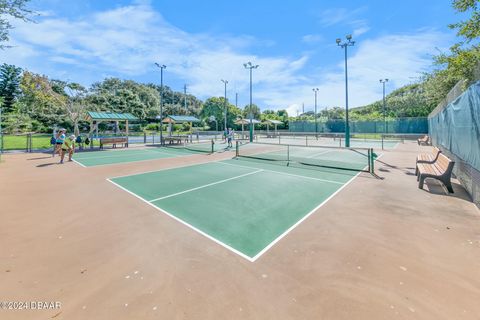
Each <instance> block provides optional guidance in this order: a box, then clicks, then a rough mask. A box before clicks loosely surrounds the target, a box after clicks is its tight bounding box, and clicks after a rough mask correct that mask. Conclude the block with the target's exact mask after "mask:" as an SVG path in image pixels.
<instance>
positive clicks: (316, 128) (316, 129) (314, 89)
mask: <svg viewBox="0 0 480 320" xmlns="http://www.w3.org/2000/svg"><path fill="white" fill-rule="evenodd" d="M312 90H313V92H315V133H316V134H318V122H317V93H318V88H313V89H312Z"/></svg>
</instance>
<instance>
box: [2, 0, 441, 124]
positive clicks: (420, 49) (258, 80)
mask: <svg viewBox="0 0 480 320" xmlns="http://www.w3.org/2000/svg"><path fill="white" fill-rule="evenodd" d="M358 10H360V11H358ZM358 10H357V11H355V14H358V13H359V12H361V10H363V9H358ZM350 14H351V13H350V12H346V11H344V10H339V11H337V12H336V13H335V12H331V14H330V15H328V17H329V19H330V20H328V21H327V20H326V18H325V21H324V22H325V23H339V22H341V21H343V20H345V19H346V17H349V15H350ZM351 21H353V22H352V23H353V24H352V25H353V26H356V32H357V34H358V35H359V34H362V33H364V32H366V31H367V30H368V25H367V24H366V22H365V21H363V20H359V19H357V20H355V19H352V20H351ZM12 39H13V44H14V45H16V47H15V48H12V49H9V50H5V51H4V52H0V53H1V54H2V60H4V61H6V62H7V63H12V64H16V65H19V66H22V67H26V68H28V69H30V70H32V71H35V72H39V73H44V74H47V75H49V76H51V77H63V78H68V79H70V80H71V81H76V82H80V83H83V84H85V85H89V84H90V83H91V82H94V81H100V80H102V77H104V76H107V75H108V76H120V77H124V78H129V77H142V76H145V75H147V74H149V73H150V74H151V73H154V72H156V70H155V68H154V66H153V63H154V62H161V63H163V64H166V65H167V70H166V76H167V77H170V76H172V77H176V78H177V79H181V80H184V81H185V82H186V83H187V84H188V91H189V92H190V93H192V94H195V95H197V96H199V97H200V98H207V97H209V96H212V95H216V96H222V95H223V86H222V84H221V82H220V79H228V80H229V85H228V91H229V95H230V96H233V95H234V92H239V93H240V97H241V99H240V104H242V103H244V102H246V101H248V98H247V97H248V91H249V83H248V70H246V69H244V67H243V63H245V62H247V61H252V62H253V63H255V64H259V65H260V67H259V68H258V69H255V70H254V71H253V83H254V89H253V94H254V102H255V103H257V104H259V105H260V106H261V107H262V108H270V109H271V108H276V109H280V108H282V109H283V108H287V107H288V110H289V112H291V113H292V114H296V110H297V109H301V104H302V102H305V109H306V110H311V109H312V105H313V92H312V88H313V87H318V88H319V89H320V91H319V95H318V97H319V100H318V101H319V106H325V105H329V106H333V105H335V106H343V105H344V78H343V59H342V57H343V55H342V54H341V53H340V52H338V60H337V62H336V63H335V64H334V65H333V66H331V67H328V68H325V69H323V70H322V72H318V70H317V69H318V67H320V66H316V67H315V68H312V63H313V62H312V61H310V55H311V54H312V52H310V53H308V54H297V55H293V54H292V56H268V55H254V54H250V53H249V51H250V50H251V48H252V46H253V45H257V44H258V43H257V41H256V39H255V38H254V37H252V36H248V35H240V36H225V35H223V36H218V35H211V34H198V33H188V32H185V31H183V30H181V29H179V28H177V27H175V26H173V25H172V24H170V23H168V22H167V21H165V19H164V18H163V17H162V16H161V14H160V13H158V12H156V11H154V10H153V9H152V7H151V6H150V5H149V4H148V1H147V2H145V1H143V2H138V3H135V4H132V5H130V6H125V7H119V8H116V9H113V10H109V11H105V12H97V13H95V14H93V15H90V16H85V17H82V18H79V19H77V20H68V19H64V18H59V17H55V16H53V15H50V16H48V17H46V18H43V19H41V20H40V21H39V23H37V24H34V25H33V24H24V23H20V24H17V26H16V29H15V30H14V32H13V33H12ZM305 39H310V40H319V39H320V36H319V35H306V36H304V40H305ZM447 41H449V38H448V35H447V36H446V35H445V34H441V33H439V32H436V31H434V30H418V32H416V33H414V34H396V35H395V34H393V35H388V36H383V37H378V38H369V39H365V40H361V41H359V42H357V44H356V46H355V47H352V48H350V52H349V66H350V67H349V72H350V97H351V99H350V105H351V106H359V105H363V104H367V103H370V102H372V101H374V100H376V99H378V98H379V94H380V86H379V85H378V79H380V78H390V79H391V82H390V83H389V85H390V86H392V87H393V86H395V87H398V86H400V85H403V84H405V83H408V82H410V77H412V76H416V75H418V72H419V71H421V70H424V69H425V68H428V66H429V65H430V63H431V60H430V57H429V56H428V55H427V54H428V53H429V52H432V51H433V50H434V49H433V48H435V47H445V46H447V44H448V43H447ZM262 42H263V41H262ZM266 42H268V40H267V41H266ZM333 46H334V45H332V47H333ZM321 50H332V49H331V48H330V47H325V48H322V49H321ZM334 50H339V49H338V48H337V47H336V46H335V49H334Z"/></svg>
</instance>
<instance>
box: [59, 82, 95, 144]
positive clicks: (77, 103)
mask: <svg viewBox="0 0 480 320" xmlns="http://www.w3.org/2000/svg"><path fill="white" fill-rule="evenodd" d="M64 90H65V91H64V92H65V93H66V94H67V95H68V97H67V100H66V101H65V102H66V103H65V110H66V112H67V115H68V117H69V118H70V120H71V121H72V123H73V132H74V134H75V135H77V136H78V135H79V134H80V129H79V127H78V123H79V122H80V121H81V120H82V119H84V118H85V116H86V115H87V109H88V107H89V105H88V103H87V101H86V95H87V90H86V89H85V88H84V87H83V86H81V85H80V84H78V83H69V84H66V85H65V88H64Z"/></svg>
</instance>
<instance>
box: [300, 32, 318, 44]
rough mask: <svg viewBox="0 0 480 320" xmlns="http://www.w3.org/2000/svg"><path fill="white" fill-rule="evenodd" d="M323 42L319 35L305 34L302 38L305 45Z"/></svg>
mask: <svg viewBox="0 0 480 320" xmlns="http://www.w3.org/2000/svg"><path fill="white" fill-rule="evenodd" d="M322 40H323V36H322V35H321V34H306V35H304V36H303V37H302V41H303V42H305V43H317V42H320V41H322Z"/></svg>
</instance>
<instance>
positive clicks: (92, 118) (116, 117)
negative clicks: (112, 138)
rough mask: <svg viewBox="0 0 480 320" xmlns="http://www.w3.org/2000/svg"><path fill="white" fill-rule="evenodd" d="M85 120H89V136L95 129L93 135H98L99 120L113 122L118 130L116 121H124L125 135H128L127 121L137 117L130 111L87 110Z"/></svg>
mask: <svg viewBox="0 0 480 320" xmlns="http://www.w3.org/2000/svg"><path fill="white" fill-rule="evenodd" d="M86 120H87V121H88V122H90V132H89V134H88V135H89V136H90V137H91V136H92V133H93V131H95V136H96V137H98V125H99V124H100V123H101V122H115V125H116V128H117V130H118V123H119V122H120V121H121V122H123V121H125V135H126V136H127V137H128V122H129V121H137V120H138V118H137V117H135V116H134V115H133V114H131V113H115V112H95V111H88V112H87V116H86ZM115 133H117V132H115Z"/></svg>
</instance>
